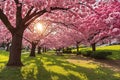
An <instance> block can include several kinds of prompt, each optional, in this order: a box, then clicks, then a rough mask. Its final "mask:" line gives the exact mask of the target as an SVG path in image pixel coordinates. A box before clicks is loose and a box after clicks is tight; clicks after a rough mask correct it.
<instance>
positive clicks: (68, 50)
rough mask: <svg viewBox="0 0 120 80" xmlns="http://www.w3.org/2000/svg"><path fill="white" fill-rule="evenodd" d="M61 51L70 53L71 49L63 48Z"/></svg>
mask: <svg viewBox="0 0 120 80" xmlns="http://www.w3.org/2000/svg"><path fill="white" fill-rule="evenodd" d="M63 53H68V54H69V53H72V49H71V48H66V49H63Z"/></svg>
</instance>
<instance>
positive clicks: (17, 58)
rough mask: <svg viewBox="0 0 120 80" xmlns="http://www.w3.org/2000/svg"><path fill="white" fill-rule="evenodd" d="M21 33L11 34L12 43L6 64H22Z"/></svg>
mask: <svg viewBox="0 0 120 80" xmlns="http://www.w3.org/2000/svg"><path fill="white" fill-rule="evenodd" d="M22 36H23V33H21V34H19V36H18V35H16V34H14V35H12V44H11V49H10V56H9V60H8V63H7V66H23V64H22V62H21V47H22Z"/></svg>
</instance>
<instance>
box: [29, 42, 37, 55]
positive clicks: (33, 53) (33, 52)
mask: <svg viewBox="0 0 120 80" xmlns="http://www.w3.org/2000/svg"><path fill="white" fill-rule="evenodd" d="M35 49H36V44H35V43H33V42H32V48H31V52H30V57H35Z"/></svg>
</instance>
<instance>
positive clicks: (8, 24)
mask: <svg viewBox="0 0 120 80" xmlns="http://www.w3.org/2000/svg"><path fill="white" fill-rule="evenodd" d="M0 19H1V20H2V22H3V23H4V24H5V26H6V27H7V29H8V30H9V31H10V32H11V33H14V27H13V26H12V25H11V23H10V21H9V20H8V18H7V16H6V15H5V14H4V13H3V11H2V9H0Z"/></svg>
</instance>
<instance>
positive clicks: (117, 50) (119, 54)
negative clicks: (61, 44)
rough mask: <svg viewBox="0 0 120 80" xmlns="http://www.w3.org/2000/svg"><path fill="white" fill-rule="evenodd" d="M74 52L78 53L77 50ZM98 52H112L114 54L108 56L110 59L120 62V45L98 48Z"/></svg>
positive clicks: (85, 49)
mask: <svg viewBox="0 0 120 80" xmlns="http://www.w3.org/2000/svg"><path fill="white" fill-rule="evenodd" d="M79 50H80V51H82V52H84V51H87V50H91V48H90V47H86V48H79ZM73 51H76V49H74V50H73ZM96 51H110V52H112V55H110V56H108V58H109V59H113V60H120V45H111V46H98V47H96Z"/></svg>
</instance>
